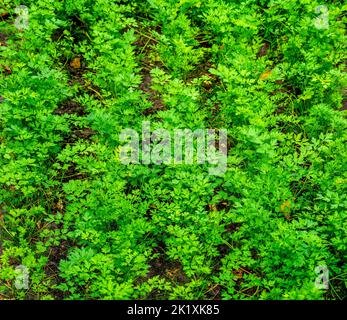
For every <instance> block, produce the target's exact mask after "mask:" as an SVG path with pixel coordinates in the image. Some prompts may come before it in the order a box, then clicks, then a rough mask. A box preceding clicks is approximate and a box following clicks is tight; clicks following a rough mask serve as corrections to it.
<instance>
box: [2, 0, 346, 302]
mask: <svg viewBox="0 0 347 320" xmlns="http://www.w3.org/2000/svg"><path fill="white" fill-rule="evenodd" d="M341 3H342V2H339V1H329V2H328V3H326V6H327V8H328V10H329V20H328V22H329V27H328V28H327V29H319V28H317V27H316V26H315V23H314V22H315V21H316V20H315V19H317V16H319V13H316V12H315V8H316V7H317V6H318V5H320V4H321V3H320V2H318V1H313V2H312V1H308V0H288V1H282V0H281V1H280V0H273V1H255V0H246V1H243V2H241V3H239V1H232V0H230V1H228V0H223V1H219V0H218V1H217V0H206V1H198V0H189V1H188V0H180V1H177V0H170V1H164V0H148V1H110V0H95V1H92V0H64V1H53V0H35V1H34V0H26V1H21V2H20V3H19V1H8V0H5V1H4V2H3V4H2V5H1V6H0V15H1V16H0V42H1V44H0V56H1V60H0V299H14V298H17V299H345V298H346V297H347V291H346V287H347V285H346V284H347V277H346V274H347V267H346V259H347V234H346V233H347V219H346V212H347V210H346V209H347V200H346V181H347V177H346V165H345V158H346V155H347V150H346V143H345V141H346V117H345V112H346V111H345V110H343V109H345V104H346V97H345V94H346V89H345V88H346V75H345V70H344V68H345V59H346V52H347V50H346V41H345V40H346V39H345V24H346V15H345V14H346V9H347V8H346V5H342V4H341ZM19 4H24V5H26V6H28V8H29V13H30V23H29V28H28V29H25V30H21V31H20V30H17V29H16V28H15V26H14V24H13V23H12V22H13V21H14V19H15V18H16V14H15V7H16V6H17V5H19ZM2 14H4V15H2ZM343 106H344V108H343ZM149 120H150V121H151V124H152V126H153V127H154V129H157V128H165V129H168V130H174V129H177V128H190V129H192V130H195V129H197V128H226V129H228V139H229V145H228V147H229V150H228V168H227V171H226V173H225V175H223V176H220V177H217V176H211V175H208V168H207V167H206V166H199V165H185V166H175V165H162V166H159V165H123V164H122V163H121V162H120V161H119V159H118V151H119V147H120V141H119V134H120V132H121V131H122V129H124V128H132V129H134V130H137V131H138V132H140V130H141V126H142V122H143V121H149ZM20 265H24V266H26V267H27V268H28V270H29V276H30V278H29V287H28V289H25V290H21V289H18V288H16V286H15V280H16V276H17V275H16V267H18V266H20ZM321 265H326V266H327V267H328V269H329V272H330V283H329V290H327V291H324V290H319V289H317V288H315V286H314V283H315V279H316V277H317V274H316V273H315V268H316V267H317V266H321Z"/></svg>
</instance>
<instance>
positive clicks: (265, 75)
mask: <svg viewBox="0 0 347 320" xmlns="http://www.w3.org/2000/svg"><path fill="white" fill-rule="evenodd" d="M271 73H272V70H268V71H265V72H264V73H262V74H261V75H260V77H259V79H260V80H265V79H266V78H267V77H268V76H270V75H271Z"/></svg>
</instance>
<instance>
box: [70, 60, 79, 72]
mask: <svg viewBox="0 0 347 320" xmlns="http://www.w3.org/2000/svg"><path fill="white" fill-rule="evenodd" d="M70 67H71V68H74V69H79V68H81V59H80V58H74V59H73V60H72V61H71V63H70Z"/></svg>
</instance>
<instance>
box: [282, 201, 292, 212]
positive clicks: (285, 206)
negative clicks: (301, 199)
mask: <svg viewBox="0 0 347 320" xmlns="http://www.w3.org/2000/svg"><path fill="white" fill-rule="evenodd" d="M290 206H291V203H290V201H289V200H286V201H284V202H283V203H282V204H281V212H283V213H288V212H289V211H290Z"/></svg>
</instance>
